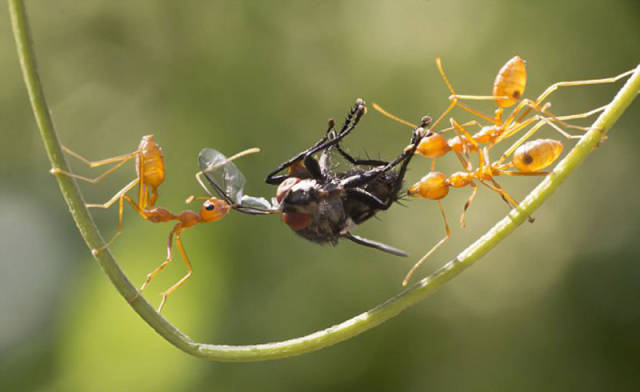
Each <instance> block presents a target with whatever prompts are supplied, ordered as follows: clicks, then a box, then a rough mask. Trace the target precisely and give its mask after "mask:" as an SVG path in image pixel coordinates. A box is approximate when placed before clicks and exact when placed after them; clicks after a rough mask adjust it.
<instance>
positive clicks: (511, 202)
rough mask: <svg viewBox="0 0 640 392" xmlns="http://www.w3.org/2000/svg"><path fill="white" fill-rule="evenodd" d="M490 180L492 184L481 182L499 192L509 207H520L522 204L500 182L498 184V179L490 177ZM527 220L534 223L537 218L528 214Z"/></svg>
mask: <svg viewBox="0 0 640 392" xmlns="http://www.w3.org/2000/svg"><path fill="white" fill-rule="evenodd" d="M489 181H491V184H489V183H487V182H484V181H481V182H482V183H483V184H484V185H485V186H486V187H488V188H489V189H491V190H493V191H495V192H497V193H498V194H499V195H500V196H501V197H502V199H503V200H504V201H506V202H507V204H509V207H513V208H515V209H520V204H519V203H518V202H517V201H516V200H515V199H514V198H513V197H512V196H511V195H510V194H509V193H508V192H507V191H506V190H505V189H504V188H503V187H502V186H500V184H498V183H497V182H496V180H494V179H493V178H490V179H489ZM527 220H528V221H529V223H533V222H534V221H535V219H534V218H533V217H531V216H528V217H527Z"/></svg>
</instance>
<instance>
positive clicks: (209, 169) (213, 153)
mask: <svg viewBox="0 0 640 392" xmlns="http://www.w3.org/2000/svg"><path fill="white" fill-rule="evenodd" d="M198 163H199V165H200V170H201V171H202V174H204V176H205V178H206V179H207V181H208V183H209V185H210V186H211V188H212V189H213V191H215V193H216V194H218V196H219V197H220V198H222V199H224V200H225V201H226V202H227V203H229V204H231V205H233V206H234V209H235V210H236V211H240V212H244V213H246V214H251V215H264V214H273V213H276V212H278V210H277V208H276V207H274V205H273V204H271V203H270V202H269V201H268V200H266V199H265V198H263V197H253V196H248V195H245V194H244V186H245V185H246V183H247V179H246V178H245V176H244V175H243V174H242V172H241V171H240V169H238V167H237V166H236V165H235V163H233V161H230V160H229V159H227V157H225V156H224V155H223V154H222V153H221V152H220V151H217V150H214V149H213V148H205V149H203V150H202V151H200V154H199V155H198Z"/></svg>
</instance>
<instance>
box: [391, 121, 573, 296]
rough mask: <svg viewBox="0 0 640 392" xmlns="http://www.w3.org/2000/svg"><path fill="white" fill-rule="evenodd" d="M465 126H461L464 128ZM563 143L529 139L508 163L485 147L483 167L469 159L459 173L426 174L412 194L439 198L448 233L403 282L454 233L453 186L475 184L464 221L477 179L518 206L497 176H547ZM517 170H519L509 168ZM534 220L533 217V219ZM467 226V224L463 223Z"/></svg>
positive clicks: (467, 202)
mask: <svg viewBox="0 0 640 392" xmlns="http://www.w3.org/2000/svg"><path fill="white" fill-rule="evenodd" d="M452 124H453V126H454V127H455V128H458V127H460V125H459V124H457V123H456V122H455V120H453V119H452ZM460 128H461V127H460ZM469 140H471V142H472V144H473V145H474V147H475V148H476V149H478V145H477V143H476V142H475V141H474V140H473V138H470V139H469ZM562 148H563V146H562V143H560V142H559V141H557V140H553V139H538V140H532V141H529V142H527V143H525V144H523V145H521V146H519V147H518V148H517V149H516V150H515V153H514V156H513V160H512V162H510V163H508V164H501V163H490V161H489V155H488V148H487V147H484V148H482V150H481V151H480V153H479V154H478V155H479V160H480V163H479V167H478V168H477V169H475V170H473V168H472V166H471V163H470V161H467V164H466V167H465V171H461V172H456V173H453V174H452V175H450V176H449V177H447V176H446V175H445V174H443V173H441V172H437V171H431V172H430V173H428V174H427V175H426V176H424V177H423V178H422V179H421V180H420V181H418V182H417V183H416V184H414V185H413V186H411V187H410V188H409V190H408V192H407V193H408V195H409V196H412V197H422V198H425V199H430V200H436V201H438V206H439V207H440V213H441V214H442V219H443V221H444V227H445V233H446V234H445V236H444V237H443V238H442V239H441V240H440V241H439V242H438V243H436V245H434V246H433V247H432V248H431V250H429V251H428V252H427V253H426V254H425V255H424V256H423V257H422V258H421V259H420V260H419V261H418V262H417V263H416V264H415V265H414V266H413V267H412V268H411V270H410V271H409V272H408V273H407V275H406V276H405V278H404V280H403V281H402V285H403V286H406V285H407V283H408V282H409V279H411V277H412V276H413V274H414V272H415V271H416V270H417V269H418V267H420V266H421V265H422V264H423V263H424V262H425V261H426V260H427V259H428V258H429V256H431V254H433V252H435V251H436V249H438V248H439V247H440V246H441V245H442V244H443V243H444V242H445V241H447V240H448V239H449V237H450V236H451V231H450V230H449V224H448V223H447V217H446V215H445V213H444V208H443V206H442V202H441V199H443V198H444V197H445V196H447V194H448V193H449V188H450V187H454V188H462V187H465V186H471V187H472V188H473V190H472V192H471V195H470V196H469V198H468V199H467V201H466V203H465V207H464V210H463V212H462V217H461V219H460V220H461V222H462V223H463V222H464V215H465V212H466V209H467V208H468V207H469V205H470V204H471V202H472V201H473V198H474V197H475V196H476V193H477V191H478V185H476V184H475V182H474V180H475V181H478V182H480V183H481V184H482V185H485V186H486V187H487V188H489V189H491V190H493V191H495V192H497V193H498V194H499V195H500V196H501V197H502V198H503V199H504V200H505V201H507V203H508V204H509V205H510V206H513V207H514V208H518V203H517V202H516V201H515V200H514V199H513V197H511V195H509V194H508V193H507V192H506V191H505V190H504V188H502V187H501V186H500V185H499V184H498V183H497V182H496V181H495V180H494V177H497V176H501V175H508V176H545V175H547V174H548V173H547V172H542V171H540V170H543V169H545V168H547V167H548V166H549V165H551V164H552V163H553V162H554V161H555V160H556V159H558V157H559V156H560V154H561V153H562ZM509 169H515V170H509ZM530 220H531V219H530ZM463 226H464V223H463Z"/></svg>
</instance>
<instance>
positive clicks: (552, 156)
mask: <svg viewBox="0 0 640 392" xmlns="http://www.w3.org/2000/svg"><path fill="white" fill-rule="evenodd" d="M562 147H563V146H562V143H560V142H559V141H557V140H553V139H538V140H531V141H529V142H526V143H524V144H523V145H521V146H520V147H518V148H517V149H516V151H515V153H514V155H513V165H514V166H515V167H516V169H518V170H519V171H521V172H523V173H532V172H537V171H540V170H542V169H545V168H546V167H548V166H549V165H551V164H552V163H553V162H555V160H556V159H558V157H559V156H560V154H562Z"/></svg>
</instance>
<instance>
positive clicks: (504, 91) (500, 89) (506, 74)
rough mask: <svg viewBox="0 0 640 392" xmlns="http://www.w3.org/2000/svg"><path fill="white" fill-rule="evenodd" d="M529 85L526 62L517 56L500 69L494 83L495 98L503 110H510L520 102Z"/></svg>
mask: <svg viewBox="0 0 640 392" xmlns="http://www.w3.org/2000/svg"><path fill="white" fill-rule="evenodd" d="M526 84H527V70H526V67H525V63H524V60H522V59H521V58H520V57H519V56H515V57H514V58H512V59H511V60H509V61H507V63H506V64H505V65H503V66H502V68H500V71H499V72H498V75H497V76H496V80H495V81H494V83H493V96H494V97H503V98H496V104H497V105H498V106H500V107H501V108H508V107H509V106H513V105H515V104H516V102H518V100H519V99H520V97H522V94H523V93H524V88H525V86H526Z"/></svg>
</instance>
